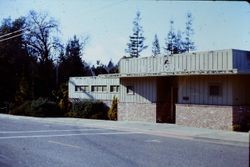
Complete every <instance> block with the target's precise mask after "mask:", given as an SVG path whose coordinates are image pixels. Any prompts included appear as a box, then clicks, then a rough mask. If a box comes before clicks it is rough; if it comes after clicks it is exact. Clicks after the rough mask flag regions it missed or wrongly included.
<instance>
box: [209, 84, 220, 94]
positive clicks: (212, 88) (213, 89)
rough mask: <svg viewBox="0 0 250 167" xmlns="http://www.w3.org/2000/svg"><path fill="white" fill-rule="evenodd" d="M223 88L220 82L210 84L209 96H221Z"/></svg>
mask: <svg viewBox="0 0 250 167" xmlns="http://www.w3.org/2000/svg"><path fill="white" fill-rule="evenodd" d="M221 95H222V88H221V85H220V84H211V85H209V96H221Z"/></svg>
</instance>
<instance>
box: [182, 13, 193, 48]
mask: <svg viewBox="0 0 250 167" xmlns="http://www.w3.org/2000/svg"><path fill="white" fill-rule="evenodd" d="M192 26H193V17H192V14H191V13H188V14H187V22H186V30H185V41H184V50H185V51H186V52H189V51H192V50H194V49H195V45H194V42H193V41H192V39H191V37H192V35H193V34H194V29H193V28H192Z"/></svg>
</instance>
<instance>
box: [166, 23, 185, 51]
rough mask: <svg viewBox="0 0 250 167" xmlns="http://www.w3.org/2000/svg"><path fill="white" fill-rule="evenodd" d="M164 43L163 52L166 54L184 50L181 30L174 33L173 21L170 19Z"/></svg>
mask: <svg viewBox="0 0 250 167" xmlns="http://www.w3.org/2000/svg"><path fill="white" fill-rule="evenodd" d="M165 41H166V42H165V44H166V47H165V48H164V49H165V52H166V53H167V54H178V53H183V52H184V51H185V50H184V48H183V40H182V35H181V32H180V31H178V33H176V32H175V31H174V21H173V20H170V30H169V32H168V36H167V38H166V39H165Z"/></svg>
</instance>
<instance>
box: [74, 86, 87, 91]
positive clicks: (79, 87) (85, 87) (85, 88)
mask: <svg viewBox="0 0 250 167" xmlns="http://www.w3.org/2000/svg"><path fill="white" fill-rule="evenodd" d="M75 91H76V92H87V91H89V86H88V85H76V86H75Z"/></svg>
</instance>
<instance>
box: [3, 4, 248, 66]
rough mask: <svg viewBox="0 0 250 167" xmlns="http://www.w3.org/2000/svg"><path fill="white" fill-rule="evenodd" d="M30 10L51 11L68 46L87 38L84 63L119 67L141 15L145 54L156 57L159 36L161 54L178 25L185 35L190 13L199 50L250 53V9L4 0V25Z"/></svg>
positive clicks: (237, 7) (240, 5) (239, 7)
mask: <svg viewBox="0 0 250 167" xmlns="http://www.w3.org/2000/svg"><path fill="white" fill-rule="evenodd" d="M30 10H35V11H37V12H47V13H48V15H49V16H51V17H53V18H54V19H56V20H57V21H58V23H59V29H60V31H61V32H60V34H59V37H60V39H61V41H62V42H63V43H66V42H67V41H68V40H69V39H71V38H72V37H73V36H74V35H77V36H78V37H80V38H81V39H84V38H85V37H87V36H88V37H89V41H88V43H87V45H86V48H85V50H84V55H83V57H82V58H83V60H85V61H86V62H87V63H89V64H92V65H93V64H95V63H96V61H97V60H100V61H101V62H102V63H103V64H107V63H108V62H109V61H110V60H112V61H113V62H114V63H117V62H118V61H119V59H120V58H121V57H123V56H125V55H127V53H125V51H124V50H125V49H126V48H127V43H128V42H129V36H130V35H132V28H133V24H132V22H133V19H134V18H135V16H136V12H137V11H140V12H141V16H142V22H141V25H142V27H143V31H144V33H143V34H144V36H145V38H146V40H145V44H146V45H148V48H147V49H146V50H144V51H143V52H142V53H141V55H142V56H143V57H144V56H151V55H152V52H151V50H152V42H153V38H154V35H155V34H157V36H158V38H159V41H160V46H161V52H162V53H164V51H163V47H164V45H165V38H166V36H167V33H168V31H169V29H170V24H169V22H170V20H171V19H172V20H174V28H175V30H176V31H178V30H180V31H184V30H185V22H186V14H187V13H188V12H191V13H192V15H193V18H194V20H193V29H194V35H193V40H194V42H195V45H196V50H195V51H207V50H218V49H230V48H233V49H241V50H250V4H249V3H247V2H236V1H235V2H229V1H164V0H162V1H161V0H0V22H2V20H3V19H4V18H8V17H10V18H11V19H12V20H14V19H16V18H18V17H20V16H25V15H27V14H28V12H29V11H30Z"/></svg>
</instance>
